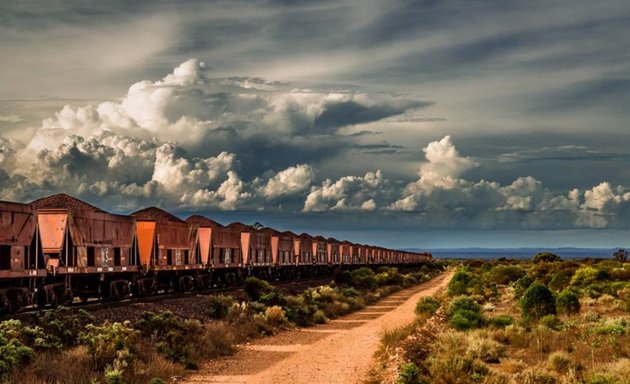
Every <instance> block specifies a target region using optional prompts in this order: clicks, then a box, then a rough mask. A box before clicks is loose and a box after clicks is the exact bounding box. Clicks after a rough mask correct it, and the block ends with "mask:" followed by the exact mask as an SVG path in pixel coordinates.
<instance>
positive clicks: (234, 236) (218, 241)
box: [212, 228, 241, 249]
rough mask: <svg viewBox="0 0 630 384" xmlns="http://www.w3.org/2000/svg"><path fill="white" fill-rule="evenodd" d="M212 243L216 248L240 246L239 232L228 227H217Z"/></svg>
mask: <svg viewBox="0 0 630 384" xmlns="http://www.w3.org/2000/svg"><path fill="white" fill-rule="evenodd" d="M212 242H213V245H214V246H215V247H218V248H238V249H240V248H241V233H240V231H235V230H232V229H229V228H218V229H217V231H216V236H215V237H214V238H213V239H212Z"/></svg>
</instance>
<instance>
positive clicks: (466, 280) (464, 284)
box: [448, 269, 481, 296]
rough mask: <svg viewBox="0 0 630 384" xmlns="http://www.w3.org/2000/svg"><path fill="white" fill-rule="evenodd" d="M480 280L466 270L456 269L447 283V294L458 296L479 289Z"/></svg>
mask: <svg viewBox="0 0 630 384" xmlns="http://www.w3.org/2000/svg"><path fill="white" fill-rule="evenodd" d="M480 286H481V281H480V279H479V277H478V276H476V275H474V274H473V273H470V272H468V271H466V270H463V269H460V270H459V271H457V272H456V273H455V274H454V275H453V277H452V278H451V281H450V282H449V283H448V294H449V296H459V295H466V294H469V293H473V291H480Z"/></svg>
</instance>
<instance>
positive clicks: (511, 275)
mask: <svg viewBox="0 0 630 384" xmlns="http://www.w3.org/2000/svg"><path fill="white" fill-rule="evenodd" d="M525 275H526V272H525V270H524V269H523V268H521V267H518V266H516V265H503V264H499V265H496V266H494V267H493V268H492V269H491V270H490V271H488V273H487V274H486V278H487V280H488V281H489V282H491V283H495V284H500V285H508V284H510V283H511V282H513V281H516V280H518V279H520V278H522V277H523V276H525Z"/></svg>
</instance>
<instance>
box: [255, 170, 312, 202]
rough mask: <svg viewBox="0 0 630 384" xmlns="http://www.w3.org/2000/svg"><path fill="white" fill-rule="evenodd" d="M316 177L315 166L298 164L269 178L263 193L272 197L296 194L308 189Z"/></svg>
mask: <svg viewBox="0 0 630 384" xmlns="http://www.w3.org/2000/svg"><path fill="white" fill-rule="evenodd" d="M314 177H315V171H314V170H313V167H311V166H310V165H307V164H298V165H296V166H295V167H289V168H287V169H285V170H284V171H281V172H278V173H277V174H276V175H275V176H274V177H272V178H271V179H269V181H268V182H267V184H266V185H265V186H264V188H263V190H262V193H263V195H264V196H265V197H267V198H270V199H275V198H277V197H281V196H287V195H294V194H296V193H299V192H302V191H305V190H307V189H308V188H309V187H310V186H311V183H312V182H313V178H314Z"/></svg>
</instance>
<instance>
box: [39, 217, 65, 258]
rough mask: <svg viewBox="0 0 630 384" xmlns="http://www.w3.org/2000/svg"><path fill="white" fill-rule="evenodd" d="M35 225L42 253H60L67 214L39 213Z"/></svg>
mask: <svg viewBox="0 0 630 384" xmlns="http://www.w3.org/2000/svg"><path fill="white" fill-rule="evenodd" d="M37 223H38V227H39V236H40V239H41V242H42V250H43V251H44V253H57V254H59V253H61V250H62V248H63V243H64V237H65V234H66V228H67V225H68V213H67V212H60V211H49V212H47V211H39V212H38V214H37Z"/></svg>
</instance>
